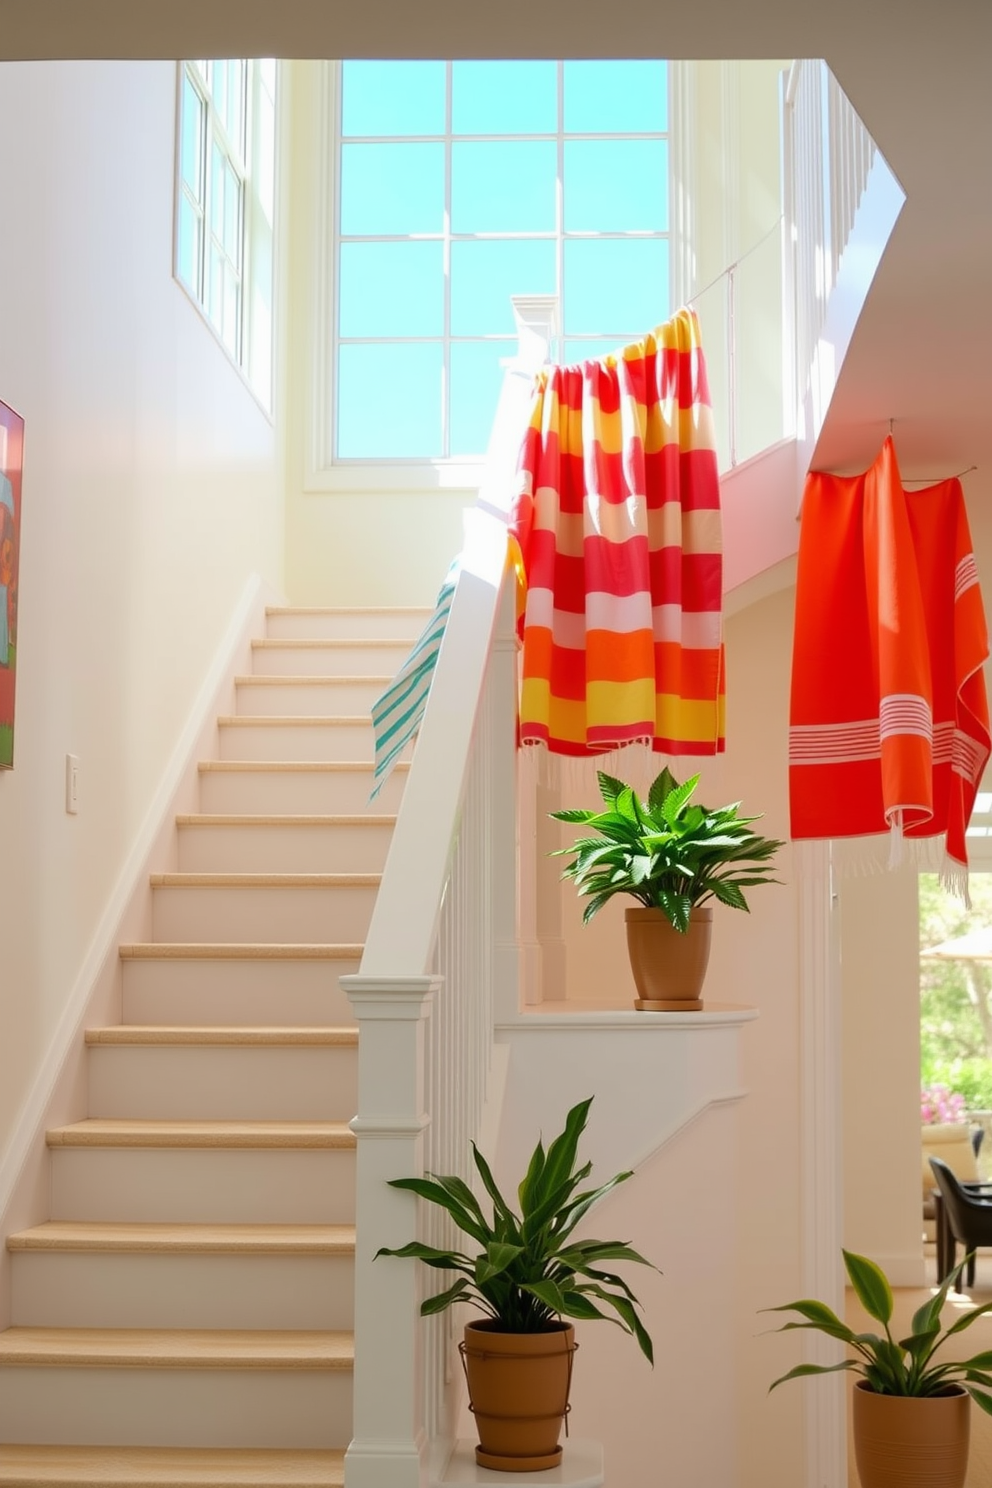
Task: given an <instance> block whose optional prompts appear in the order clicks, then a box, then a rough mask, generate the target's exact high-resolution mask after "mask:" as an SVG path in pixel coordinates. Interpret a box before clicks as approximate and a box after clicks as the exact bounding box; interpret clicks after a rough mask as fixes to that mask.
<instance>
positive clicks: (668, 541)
mask: <svg viewBox="0 0 992 1488" xmlns="http://www.w3.org/2000/svg"><path fill="white" fill-rule="evenodd" d="M518 472H519V488H518V495H517V498H516V501H515V504H514V507H513V510H512V513H511V531H512V533H513V536H514V537H515V538H516V540H517V542H518V544H519V547H520V553H521V556H522V563H523V569H524V573H525V576H526V605H525V608H524V613H523V616H522V621H521V634H522V639H523V682H522V691H521V704H520V742H521V743H522V744H541V745H544V746H545V747H546V748H547V749H548V750H549V751H550V752H551V753H554V754H566V755H592V754H599V753H602V752H604V751H607V750H611V749H616V748H619V747H622V746H624V745H627V744H633V743H644V744H648V745H650V747H651V748H652V749H654V750H656V751H658V752H661V753H665V754H697V755H707V754H716V753H718V752H720V751H722V749H723V747H724V673H723V617H722V599H723V594H722V580H723V566H722V553H721V533H720V486H719V479H718V473H717V461H716V451H715V444H714V437H713V421H712V410H711V408H710V402H709V390H708V388H707V383H706V369H705V363H704V359H703V352H702V347H701V345H700V340H699V325H698V322H697V320H696V316H695V315H694V314H693V313H692V312H691V311H688V310H680V311H679V312H678V314H677V315H675V316H674V317H673V318H672V319H671V320H670V321H668V322H667V323H666V324H665V325H662V326H659V327H658V328H657V329H656V330H655V332H654V334H653V335H649V336H647V337H645V339H644V340H643V341H639V342H637V343H635V344H634V345H632V346H628V347H625V348H624V349H623V351H621V352H618V353H617V354H616V356H608V357H603V358H601V359H600V360H598V361H589V362H584V363H582V364H581V365H580V366H575V367H549V368H546V369H545V370H544V371H543V372H542V373H541V374H540V376H539V379H538V384H537V388H536V392H535V398H534V402H533V406H532V410H531V418H530V423H529V427H528V429H527V433H526V436H525V438H524V442H523V446H522V449H521V454H520V459H519V464H518Z"/></svg>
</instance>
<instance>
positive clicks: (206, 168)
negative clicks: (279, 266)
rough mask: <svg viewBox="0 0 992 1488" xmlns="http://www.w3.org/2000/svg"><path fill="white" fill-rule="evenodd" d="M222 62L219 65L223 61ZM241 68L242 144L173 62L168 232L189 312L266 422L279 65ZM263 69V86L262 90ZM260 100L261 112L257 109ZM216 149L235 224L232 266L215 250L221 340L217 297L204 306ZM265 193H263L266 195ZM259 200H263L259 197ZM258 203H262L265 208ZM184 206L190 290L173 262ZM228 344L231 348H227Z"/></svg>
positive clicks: (190, 67)
mask: <svg viewBox="0 0 992 1488" xmlns="http://www.w3.org/2000/svg"><path fill="white" fill-rule="evenodd" d="M224 60H226V59H224ZM239 60H241V61H243V63H244V93H243V97H242V100H241V108H242V112H243V121H244V122H243V135H244V139H243V143H242V141H240V140H232V139H231V138H230V136H229V135H228V132H227V130H226V128H225V126H224V123H223V121H222V120H221V119H220V117H219V114H218V111H217V107H216V104H215V102H214V98H213V95H212V92H211V89H210V87H209V84H208V78H207V74H206V68H207V67H209V66H210V65H211V64H210V63H205V62H203V61H200V60H185V61H180V62H179V63H178V66H177V72H176V167H175V169H176V182H175V211H174V224H173V277H174V278H175V281H176V283H177V284H178V285H179V286H180V288H181V289H182V290H183V291H184V293H185V294H186V295H187V297H188V298H189V299H190V301H191V302H192V304H193V305H194V306H195V308H196V309H197V311H198V312H199V314H200V315H201V317H202V319H203V320H204V322H205V323H206V325H207V326H208V327H209V329H210V331H211V333H212V334H213V336H214V337H215V339H216V340H217V341H218V343H219V344H220V346H221V347H222V348H223V350H224V353H225V355H226V356H227V357H228V359H229V360H230V361H231V363H232V364H233V365H234V367H235V368H236V369H237V371H238V372H239V373H240V375H241V377H242V378H243V379H244V381H245V383H246V384H247V386H248V387H249V389H250V390H251V392H252V394H253V395H254V397H255V398H256V400H257V401H258V402H259V404H260V405H261V407H262V408H263V410H264V411H265V412H266V413H267V414H269V415H270V416H271V413H272V407H273V382H274V344H275V342H274V324H273V322H274V299H275V284H276V280H275V263H274V238H275V221H276V212H277V196H278V170H277V166H276V162H277V159H278V109H279V64H277V63H274V62H271V61H266V60H265V59H255V58H242V59H239ZM266 68H268V69H269V71H270V77H271V86H267V84H266V77H265V69H266ZM187 78H188V79H189V81H190V84H191V86H192V87H193V88H194V90H195V91H196V93H197V95H198V97H199V100H200V105H201V108H202V109H203V118H204V127H203V134H202V139H201V156H200V170H201V173H202V199H201V200H197V199H196V198H195V197H194V196H193V195H192V193H191V192H190V191H189V190H188V188H187V186H186V183H185V181H184V179H183V169H182V136H183V95H184V82H185V80H186V79H187ZM263 93H264V94H267V95H268V108H266V107H263V103H264V102H265V98H264V97H263ZM267 112H268V113H269V114H270V116H271V131H270V137H269V138H263V133H262V131H263V129H264V127H265V124H264V121H265V117H266V113H267ZM215 143H216V144H217V145H218V147H219V149H220V151H221V153H222V154H223V156H224V159H225V161H226V162H227V163H228V164H229V165H230V167H231V169H232V170H233V172H234V174H235V176H236V178H237V180H238V183H239V189H240V213H239V215H240V221H239V224H238V252H239V257H240V263H236V262H235V261H234V260H233V259H232V258H231V255H230V253H229V252H228V251H227V249H226V247H225V246H224V245H223V244H220V243H218V246H219V247H220V248H221V251H222V252H223V254H224V258H225V260H226V264H227V266H228V267H229V268H230V269H231V270H233V272H234V273H235V274H236V276H237V310H236V324H235V327H234V333H233V337H232V338H231V339H230V340H229V339H228V338H227V336H226V335H225V329H226V327H225V325H224V315H223V295H222V297H221V304H220V305H216V304H214V303H213V302H212V300H211V295H210V288H209V273H210V244H211V239H212V236H213V235H212V229H211V225H210V216H211V203H212V191H213V180H212V160H213V150H212V148H211V146H212V145H213V144H215ZM263 154H268V156H269V173H270V175H271V179H270V180H268V181H266V180H263V175H264V172H263V170H262V161H263ZM266 188H267V189H266ZM263 193H264V194H263ZM266 196H267V197H268V200H266V199H265V198H266ZM183 199H185V200H186V201H187V202H189V203H190V205H191V206H192V208H193V210H194V212H195V213H196V215H197V216H198V217H199V219H200V242H199V254H198V258H197V262H196V265H195V275H194V277H195V280H196V282H195V283H193V284H191V283H190V282H189V281H188V279H187V278H186V277H185V275H184V273H183V272H182V267H181V265H180V259H179V238H180V205H181V202H182V201H183ZM232 340H233V343H234V344H233V345H232V344H231V342H232Z"/></svg>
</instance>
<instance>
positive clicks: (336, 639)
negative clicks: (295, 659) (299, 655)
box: [251, 636, 416, 651]
mask: <svg viewBox="0 0 992 1488" xmlns="http://www.w3.org/2000/svg"><path fill="white" fill-rule="evenodd" d="M415 643H416V636H355V637H351V636H327V637H326V638H322V637H321V636H302V637H300V638H299V639H297V638H294V637H291V636H290V637H276V638H275V639H272V638H270V637H268V636H266V637H265V638H264V639H261V640H260V639H258V638H257V637H256V638H255V639H254V640H253V641H252V643H251V649H252V650H253V651H354V650H357V649H359V648H361V649H362V650H363V651H364V650H369V651H395V650H396V648H397V647H398V646H406V647H408V648H410V647H412V646H413V645H414V644H415Z"/></svg>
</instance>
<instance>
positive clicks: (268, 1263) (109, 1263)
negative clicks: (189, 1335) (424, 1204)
mask: <svg viewBox="0 0 992 1488" xmlns="http://www.w3.org/2000/svg"><path fill="white" fill-rule="evenodd" d="M12 1263H13V1264H12V1271H11V1277H12V1281H11V1286H12V1315H11V1322H12V1323H13V1324H14V1326H16V1327H24V1328H342V1329H350V1328H351V1327H352V1326H353V1324H354V1311H355V1307H354V1281H355V1267H354V1261H353V1259H352V1257H351V1256H350V1255H340V1256H307V1255H304V1256H286V1255H202V1254H201V1255H175V1254H163V1253H161V1252H158V1253H155V1252H153V1253H142V1254H135V1253H133V1252H124V1253H108V1252H85V1253H82V1252H73V1253H69V1252H63V1251H46V1252H38V1251H30V1252H28V1251H17V1252H15V1254H14V1255H13V1256H12ZM2 1386H3V1374H2V1372H0V1388H2Z"/></svg>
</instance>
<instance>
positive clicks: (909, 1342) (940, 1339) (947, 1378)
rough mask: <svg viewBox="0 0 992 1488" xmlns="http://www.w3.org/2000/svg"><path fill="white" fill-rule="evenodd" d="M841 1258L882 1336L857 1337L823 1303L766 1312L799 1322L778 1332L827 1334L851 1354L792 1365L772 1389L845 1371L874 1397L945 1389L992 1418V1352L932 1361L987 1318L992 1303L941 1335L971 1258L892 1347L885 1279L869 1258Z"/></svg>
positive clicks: (793, 1304)
mask: <svg viewBox="0 0 992 1488" xmlns="http://www.w3.org/2000/svg"><path fill="white" fill-rule="evenodd" d="M843 1255H844V1265H845V1266H846V1267H847V1274H848V1276H849V1277H850V1279H851V1285H852V1286H853V1288H854V1290H855V1292H856V1294H857V1297H858V1300H859V1301H860V1303H861V1305H862V1307H863V1308H864V1310H865V1312H867V1314H868V1316H869V1317H872V1318H874V1319H875V1321H876V1322H879V1323H881V1324H882V1327H883V1328H884V1329H885V1332H884V1335H883V1334H878V1333H855V1332H854V1330H853V1329H851V1328H848V1327H847V1325H846V1324H845V1323H842V1322H841V1320H840V1318H839V1317H838V1316H837V1315H836V1313H834V1312H832V1311H831V1310H830V1308H829V1307H827V1306H826V1305H825V1304H824V1303H823V1302H809V1301H803V1302H789V1303H787V1304H786V1305H785V1306H783V1307H770V1308H765V1309H764V1311H766V1312H798V1313H799V1315H800V1317H801V1318H802V1319H803V1321H802V1322H798V1323H797V1322H791V1323H783V1325H782V1327H781V1328H778V1329H776V1330H775V1331H776V1332H778V1333H785V1332H788V1331H789V1330H790V1329H793V1328H812V1329H815V1330H816V1331H817V1332H819V1333H825V1334H826V1335H827V1337H828V1338H839V1339H840V1340H841V1342H842V1343H846V1344H847V1345H848V1347H849V1348H852V1349H853V1350H854V1355H855V1356H854V1358H849V1359H845V1360H844V1361H843V1363H841V1364H797V1365H796V1367H795V1369H790V1370H789V1372H788V1374H783V1375H782V1377H781V1379H777V1380H775V1382H774V1383H773V1384H772V1385H770V1386H769V1389H770V1390H774V1389H775V1387H776V1386H777V1385H781V1384H784V1382H785V1381H786V1380H790V1379H799V1378H801V1377H802V1376H804V1375H810V1374H834V1373H836V1371H837V1370H839V1369H847V1370H851V1371H853V1372H854V1373H855V1374H859V1375H861V1377H862V1378H863V1379H864V1380H866V1381H867V1383H868V1385H869V1386H870V1387H871V1389H872V1390H874V1391H875V1392H876V1394H878V1395H912V1396H921V1395H940V1394H943V1393H944V1392H945V1391H946V1390H947V1388H948V1386H949V1385H955V1384H956V1385H962V1386H963V1387H964V1389H966V1390H967V1391H968V1394H969V1395H970V1396H971V1398H972V1399H973V1400H974V1401H975V1402H976V1403H977V1404H978V1405H980V1406H981V1408H982V1410H983V1411H986V1412H987V1413H988V1414H989V1415H992V1395H990V1394H987V1393H986V1392H987V1391H990V1390H992V1373H990V1371H992V1349H988V1350H985V1351H984V1352H982V1353H979V1354H973V1355H972V1357H971V1358H970V1359H959V1360H950V1359H940V1360H939V1361H937V1362H935V1361H934V1354H935V1353H936V1352H937V1350H938V1349H939V1348H941V1346H942V1345H943V1344H944V1343H946V1341H947V1339H948V1338H951V1337H953V1335H954V1334H955V1333H962V1332H964V1330H965V1328H970V1327H971V1325H972V1323H973V1322H974V1321H975V1319H976V1318H980V1317H981V1316H982V1314H983V1313H986V1312H992V1302H986V1303H984V1304H983V1305H982V1306H981V1307H973V1308H971V1310H970V1311H969V1312H965V1313H962V1314H961V1316H960V1317H959V1318H958V1319H957V1321H956V1322H954V1323H952V1324H951V1326H950V1327H949V1328H947V1329H946V1330H944V1331H941V1327H940V1313H941V1308H942V1307H943V1305H944V1302H945V1300H946V1298H947V1293H948V1291H949V1290H950V1288H951V1286H952V1285H953V1283H954V1281H955V1280H956V1279H957V1278H959V1277H960V1275H961V1271H962V1270H963V1269H964V1266H965V1265H967V1263H968V1260H969V1259H970V1258H969V1257H968V1256H966V1257H965V1259H964V1261H963V1262H962V1263H961V1266H959V1267H958V1268H957V1270H956V1271H954V1272H952V1274H951V1275H950V1276H948V1277H947V1278H946V1280H945V1281H944V1283H943V1285H942V1286H941V1287H940V1289H939V1290H938V1291H937V1292H935V1293H934V1295H933V1296H932V1297H931V1298H930V1300H929V1301H928V1302H924V1304H923V1306H922V1307H920V1308H919V1309H918V1311H917V1312H915V1313H914V1314H913V1321H912V1324H911V1327H910V1332H909V1335H908V1337H906V1338H900V1339H899V1340H898V1341H897V1340H896V1339H894V1338H893V1337H892V1334H891V1332H890V1330H889V1323H890V1321H891V1318H892V1306H893V1302H892V1288H891V1286H890V1285H889V1281H888V1278H887V1277H886V1275H885V1272H884V1271H883V1270H882V1269H881V1267H879V1266H877V1265H876V1264H875V1262H874V1261H870V1260H868V1258H867V1257H866V1256H861V1255H855V1254H853V1253H852V1252H851V1251H847V1250H845V1251H844V1252H843ZM979 1387H981V1388H979Z"/></svg>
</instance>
